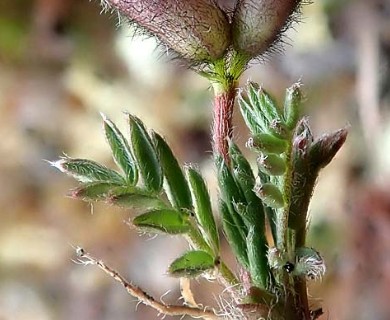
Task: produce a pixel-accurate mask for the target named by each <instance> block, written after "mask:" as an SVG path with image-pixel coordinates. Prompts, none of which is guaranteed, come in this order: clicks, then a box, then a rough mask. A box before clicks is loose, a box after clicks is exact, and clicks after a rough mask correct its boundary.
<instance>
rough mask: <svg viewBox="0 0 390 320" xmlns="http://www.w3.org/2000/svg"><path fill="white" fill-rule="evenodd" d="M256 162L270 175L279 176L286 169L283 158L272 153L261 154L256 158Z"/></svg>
mask: <svg viewBox="0 0 390 320" xmlns="http://www.w3.org/2000/svg"><path fill="white" fill-rule="evenodd" d="M257 164H258V165H259V168H260V170H261V171H262V172H264V173H266V174H268V175H270V176H281V175H283V174H284V172H285V171H286V162H285V160H284V159H283V158H281V157H280V156H278V155H276V154H274V153H271V154H267V155H265V154H261V155H260V156H259V157H258V158H257Z"/></svg>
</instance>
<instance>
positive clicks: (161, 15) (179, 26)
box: [104, 0, 230, 62]
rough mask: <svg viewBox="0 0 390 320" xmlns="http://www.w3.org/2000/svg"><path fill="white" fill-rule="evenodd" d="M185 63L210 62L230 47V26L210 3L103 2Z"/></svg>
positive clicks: (203, 0)
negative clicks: (153, 37)
mask: <svg viewBox="0 0 390 320" xmlns="http://www.w3.org/2000/svg"><path fill="white" fill-rule="evenodd" d="M104 5H105V6H111V7H113V8H115V9H118V10H119V11H120V12H121V13H122V14H123V15H124V16H126V17H127V18H129V19H130V20H131V21H132V22H135V23H136V24H137V25H139V26H140V27H142V29H144V30H145V31H146V32H149V33H151V34H152V35H154V36H156V37H157V38H158V39H159V40H160V41H161V42H162V43H164V44H165V45H167V46H168V47H169V48H171V49H173V50H174V51H175V52H177V53H178V54H180V55H181V56H183V57H184V58H186V59H191V60H194V61H197V62H201V61H212V60H215V59H218V58H220V57H222V56H223V54H224V53H225V51H226V49H227V47H228V46H229V45H230V25H229V21H228V18H227V15H226V14H225V12H224V11H223V10H222V9H221V8H220V7H218V5H217V4H216V2H215V1H213V0H187V1H177V0H138V1H136V0H104Z"/></svg>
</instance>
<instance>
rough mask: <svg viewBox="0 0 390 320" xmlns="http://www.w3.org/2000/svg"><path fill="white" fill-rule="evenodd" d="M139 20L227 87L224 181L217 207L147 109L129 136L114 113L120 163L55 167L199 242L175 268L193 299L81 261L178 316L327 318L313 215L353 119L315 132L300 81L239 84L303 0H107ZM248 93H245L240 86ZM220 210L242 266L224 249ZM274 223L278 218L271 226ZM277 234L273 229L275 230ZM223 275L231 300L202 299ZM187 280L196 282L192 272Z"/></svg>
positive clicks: (216, 132) (220, 91)
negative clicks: (200, 283)
mask: <svg viewBox="0 0 390 320" xmlns="http://www.w3.org/2000/svg"><path fill="white" fill-rule="evenodd" d="M104 3H105V5H109V6H112V7H114V8H116V9H119V10H120V11H121V12H122V14H124V15H126V16H127V17H128V18H129V19H130V20H131V21H133V22H135V23H137V24H139V25H140V26H141V27H142V28H143V29H145V30H147V31H148V32H149V33H151V34H154V35H156V36H157V37H158V38H159V39H160V40H161V41H162V42H163V43H165V44H166V45H167V46H169V47H171V48H172V49H173V50H175V51H176V52H177V53H178V54H180V55H182V56H183V58H185V59H191V60H193V61H195V62H199V63H202V64H203V65H202V67H201V68H195V70H196V71H197V72H199V73H200V74H201V75H203V76H205V77H207V78H208V79H209V80H210V81H211V83H212V85H213V87H214V90H215V100H214V120H213V121H214V125H213V134H212V140H213V157H214V162H215V166H216V175H217V180H218V184H219V195H218V199H214V201H216V202H217V203H218V210H217V212H213V210H212V199H211V197H210V193H209V190H208V188H207V184H206V182H205V180H204V178H203V176H202V173H201V172H200V171H199V170H198V169H197V168H196V166H194V165H187V166H184V167H183V166H181V165H180V164H179V162H178V160H177V159H176V157H175V155H174V153H173V152H172V150H171V148H170V147H169V145H168V143H167V142H166V141H165V139H164V138H163V137H162V136H161V135H159V134H158V133H156V132H154V131H150V130H148V129H147V128H146V126H145V124H144V123H143V122H142V121H141V120H140V119H139V118H137V117H136V116H135V115H131V114H126V120H127V123H128V126H129V128H130V134H129V135H128V136H127V137H126V136H125V135H124V134H123V133H121V132H120V131H119V130H118V128H117V127H116V125H115V124H114V123H113V122H112V121H111V120H109V119H108V118H107V117H106V116H105V115H102V117H103V126H104V133H105V136H106V140H107V142H108V144H109V146H110V148H111V153H112V156H113V159H114V161H115V163H116V166H117V168H116V169H115V170H114V169H111V168H107V167H105V166H103V165H101V164H98V163H96V162H94V161H91V160H85V159H74V158H69V157H64V158H61V159H60V160H57V161H53V162H52V165H53V166H55V167H57V168H58V169H59V170H61V171H62V172H64V173H66V174H68V175H70V176H72V177H73V178H75V179H76V180H78V181H79V182H80V186H79V187H77V188H76V189H74V190H72V191H71V193H70V194H71V196H72V197H73V198H75V199H81V200H84V201H88V202H92V201H104V202H106V203H109V204H114V205H118V206H121V207H124V208H130V209H134V208H136V209H137V212H140V214H138V215H136V216H135V217H133V218H132V220H131V223H132V225H133V226H134V227H135V228H137V229H138V230H140V231H141V232H148V233H156V234H160V233H163V234H169V235H182V236H183V237H184V238H185V239H186V240H187V241H188V243H189V244H190V250H189V251H187V252H184V253H183V254H182V255H181V256H180V257H178V258H177V259H176V260H174V261H173V262H172V263H171V264H170V266H169V267H168V272H169V274H170V275H172V276H174V277H180V278H181V279H182V282H181V283H182V289H183V290H182V293H183V297H184V300H185V302H186V305H177V306H172V305H165V304H163V303H161V302H158V301H156V300H155V299H153V298H152V297H151V296H150V295H148V294H147V293H145V292H144V291H143V290H142V289H140V288H139V287H136V286H134V285H132V284H131V283H130V282H128V281H126V280H125V278H123V277H122V276H121V275H120V274H119V273H117V272H116V271H115V270H113V269H111V268H110V267H108V266H107V265H106V264H105V263H104V262H102V261H100V260H98V259H96V258H94V257H93V256H92V255H90V254H89V253H87V252H86V251H84V249H82V248H77V254H78V256H79V259H80V261H82V262H84V263H91V264H95V265H97V266H98V267H100V268H101V269H102V270H103V271H105V272H106V273H108V274H109V275H111V276H112V277H113V278H114V279H115V280H117V281H119V282H120V283H121V284H122V285H123V286H124V287H125V289H126V290H127V291H128V292H129V293H130V294H131V295H133V296H135V297H137V298H138V299H139V300H140V301H141V302H143V303H145V304H147V305H149V306H151V307H153V308H155V309H156V310H157V311H159V312H161V313H163V314H167V315H190V316H193V317H203V318H205V319H217V318H221V319H222V318H225V319H274V320H277V319H288V320H289V319H291V320H298V319H299V320H301V319H305V320H308V319H316V318H317V317H319V316H320V315H321V313H322V312H321V308H319V309H315V310H311V309H310V307H309V299H308V294H307V286H306V283H307V281H315V280H318V279H320V278H321V277H322V276H323V275H324V273H325V263H324V261H323V258H322V257H321V254H320V253H319V252H318V251H316V250H315V249H313V248H310V247H307V245H306V232H307V228H308V224H307V220H308V218H307V214H308V208H309V203H310V199H311V196H312V193H313V189H314V186H315V182H316V180H317V178H318V174H319V172H320V170H321V169H322V168H324V167H325V166H326V165H327V164H328V163H329V162H330V161H331V160H332V159H333V157H334V156H335V155H336V153H337V151H338V150H339V149H340V147H341V146H342V145H343V143H344V142H345V139H346V136H347V130H346V128H342V129H340V130H337V131H335V132H332V133H328V134H324V135H322V136H320V137H319V138H316V139H315V138H314V137H313V135H312V133H311V129H310V125H309V122H308V119H307V118H306V117H301V115H300V110H301V106H302V92H301V85H300V83H296V84H293V85H292V86H291V87H290V88H288V89H287V90H286V94H285V99H284V105H283V106H279V105H277V104H276V102H275V100H274V99H273V98H272V96H271V95H270V94H269V93H268V92H267V91H266V90H264V89H263V88H262V87H260V86H259V85H257V84H256V83H253V82H248V83H247V84H246V86H245V87H244V88H242V89H240V90H237V89H236V87H237V81H238V79H239V77H240V76H241V74H242V72H243V71H244V69H245V68H246V66H247V64H248V63H249V62H250V61H251V60H252V59H253V58H256V57H258V56H259V55H261V54H264V53H265V52H266V51H267V50H268V49H270V48H272V46H273V45H274V44H275V41H278V40H279V39H280V35H281V33H282V32H283V31H284V30H285V29H286V28H287V26H289V25H290V24H291V21H293V20H294V19H296V16H297V15H298V13H299V9H300V5H301V4H302V1H297V0H295V1H287V0H286V1H281V0H280V1H271V0H269V1H267V0H261V1H260V0H259V1H254V0H252V1H246V0H242V1H240V0H238V1H237V3H236V6H235V9H234V10H233V12H230V13H228V12H224V11H223V10H222V9H221V8H220V7H219V6H218V5H217V4H216V3H215V2H214V1H212V0H204V1H191V0H189V1H176V0H172V1H170V0H166V1H158V0H154V1H152V0H148V1H146V0H144V1H134V0H133V1H131V0H123V1H121V0H106V1H105V2H104ZM237 92H238V93H237ZM235 99H237V101H238V106H239V108H240V111H241V115H242V117H243V119H244V120H245V123H246V126H247V127H248V129H249V132H250V137H249V138H248V142H247V147H248V148H249V149H250V150H251V151H252V152H253V153H254V154H255V155H256V159H257V161H256V166H255V167H253V166H252V165H251V164H250V162H249V161H248V159H247V158H246V157H245V156H244V154H243V153H242V152H241V150H240V149H239V148H238V146H237V145H236V144H235V142H234V140H233V139H232V119H231V115H232V110H233V106H234V101H235ZM215 216H219V217H220V218H221V222H222V223H221V228H222V230H223V235H224V237H225V238H226V240H227V242H228V244H229V248H230V250H231V252H232V253H233V255H234V256H235V258H236V259H237V262H238V265H239V268H240V270H239V271H240V272H239V274H240V275H241V276H240V277H238V276H237V270H231V268H230V267H229V266H228V265H227V264H226V262H225V261H223V259H222V258H221V252H220V237H219V232H218V228H219V226H218V225H217V223H216V220H215ZM267 226H268V227H267ZM268 229H269V230H270V234H267V230H268ZM200 277H205V278H207V279H218V280H220V282H221V283H222V284H223V285H224V286H225V287H226V288H227V289H228V290H227V292H228V294H229V295H230V300H231V303H230V304H229V305H226V306H221V310H213V309H211V308H208V307H206V308H200V307H199V306H198V305H197V304H196V302H195V300H194V298H193V296H192V293H191V292H190V290H189V289H188V279H193V278H200ZM186 279H187V280H186Z"/></svg>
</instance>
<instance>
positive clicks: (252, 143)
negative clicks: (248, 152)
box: [247, 133, 287, 154]
mask: <svg viewBox="0 0 390 320" xmlns="http://www.w3.org/2000/svg"><path fill="white" fill-rule="evenodd" d="M247 144H248V147H249V148H256V149H258V150H260V151H262V152H264V153H276V154H281V153H283V152H285V151H286V149H287V142H286V140H283V139H279V138H277V137H275V136H273V135H271V134H268V133H259V134H256V135H254V136H252V137H251V138H250V139H249V140H248V143H247Z"/></svg>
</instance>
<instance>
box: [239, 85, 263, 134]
mask: <svg viewBox="0 0 390 320" xmlns="http://www.w3.org/2000/svg"><path fill="white" fill-rule="evenodd" d="M237 101H238V105H239V106H240V111H241V114H242V117H243V118H244V121H245V124H246V125H247V127H248V128H249V130H250V132H251V133H252V134H259V133H261V132H263V131H265V130H267V127H266V125H265V124H264V119H265V118H264V119H263V116H262V115H261V117H260V118H259V117H258V116H257V114H256V112H255V111H254V110H253V108H252V106H251V105H250V102H249V101H248V99H247V97H244V96H243V95H242V92H240V93H239V94H238V100H237Z"/></svg>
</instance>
